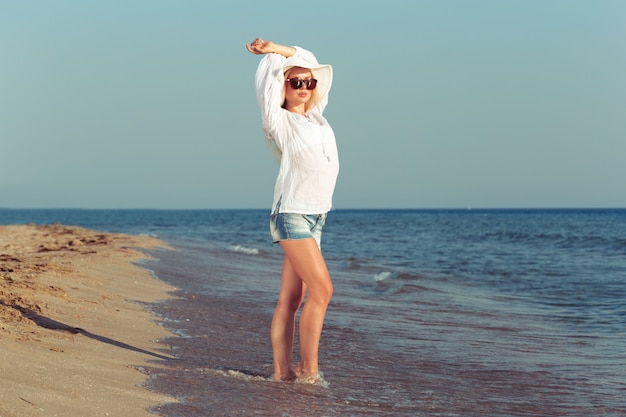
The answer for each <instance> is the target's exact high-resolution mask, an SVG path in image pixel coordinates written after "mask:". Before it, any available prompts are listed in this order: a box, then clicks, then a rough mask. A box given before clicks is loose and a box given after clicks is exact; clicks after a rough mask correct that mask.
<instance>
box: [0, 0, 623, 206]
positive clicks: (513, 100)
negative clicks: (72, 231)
mask: <svg viewBox="0 0 626 417" xmlns="http://www.w3.org/2000/svg"><path fill="white" fill-rule="evenodd" d="M257 36H259V37H263V38H264V39H269V40H273V41H276V42H278V43H284V44H290V45H299V46H302V47H305V48H307V49H310V50H312V51H314V52H315V53H316V55H317V57H318V59H319V60H320V61H321V62H324V63H330V64H332V65H333V67H334V70H335V82H334V86H333V90H332V91H331V97H330V104H329V106H328V108H327V111H326V116H327V118H328V119H329V121H330V122H331V124H332V126H333V127H334V129H335V134H336V136H337V141H338V145H339V151H340V160H341V172H340V177H339V181H338V185H337V189H336V193H335V200H334V201H335V207H336V208H371V207H382V208H464V207H468V206H471V207H474V208H479V207H488V208H509V207H626V185H625V184H626V1H623V0H586V1H580V0H550V1H546V0H490V1H489V0H458V1H453V0H429V1H424V0H406V1H400V0H385V1H367V0H362V1H358V2H350V1H337V0H321V1H320V0H318V1H313V2H297V4H295V5H290V4H289V2H285V1H263V2H258V1H241V0H228V1H221V2H215V1H199V0H196V1H193V0H185V1H178V0H169V1H163V0H134V1H133V0H107V1H100V0H98V1H96V0H93V1H89V0H38V1H37V0H0V207H5V208H56V207H64V208H267V209H268V210H269V207H270V205H271V198H272V188H273V182H274V179H275V175H276V172H277V166H276V164H275V163H274V162H273V159H272V156H271V153H270V152H269V150H268V149H267V148H266V146H265V142H264V137H263V133H262V131H261V120H260V115H259V111H258V108H257V104H256V99H255V93H254V78H253V77H254V72H255V70H256V66H257V63H258V61H259V59H260V58H259V57H257V56H254V55H252V54H249V53H248V52H246V50H245V48H244V44H245V43H246V42H250V41H251V40H252V39H254V38H255V37H257Z"/></svg>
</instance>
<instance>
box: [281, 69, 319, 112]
mask: <svg viewBox="0 0 626 417" xmlns="http://www.w3.org/2000/svg"><path fill="white" fill-rule="evenodd" d="M291 78H300V79H301V80H310V79H311V78H313V74H312V73H311V70H309V69H307V68H300V67H294V68H292V69H291V70H290V71H289V72H288V73H287V75H286V76H285V79H286V80H287V79H291ZM312 94H313V90H307V89H306V87H305V86H304V85H302V87H300V89H299V90H294V89H293V88H291V85H290V83H289V82H287V81H285V100H286V101H287V106H288V107H295V106H298V105H300V104H305V103H308V101H309V100H310V99H311V95H312Z"/></svg>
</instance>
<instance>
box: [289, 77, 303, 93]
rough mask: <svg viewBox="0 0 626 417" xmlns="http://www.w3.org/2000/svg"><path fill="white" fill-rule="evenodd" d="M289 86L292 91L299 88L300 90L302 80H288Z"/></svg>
mask: <svg viewBox="0 0 626 417" xmlns="http://www.w3.org/2000/svg"><path fill="white" fill-rule="evenodd" d="M289 85H290V86H291V88H293V89H294V90H299V89H300V88H302V80H301V79H299V78H291V79H290V80H289Z"/></svg>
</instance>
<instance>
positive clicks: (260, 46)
mask: <svg viewBox="0 0 626 417" xmlns="http://www.w3.org/2000/svg"><path fill="white" fill-rule="evenodd" d="M273 46H274V44H273V42H270V41H264V40H263V39H261V38H256V39H255V40H254V41H252V42H251V43H250V45H248V44H246V49H247V50H248V52H252V53H253V54H255V55H262V54H268V53H271V52H274V51H273V49H272V47H273Z"/></svg>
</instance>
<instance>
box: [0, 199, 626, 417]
mask: <svg viewBox="0 0 626 417" xmlns="http://www.w3.org/2000/svg"><path fill="white" fill-rule="evenodd" d="M268 222H269V210H198V211H194V210H187V211H175V210H163V211H160V210H0V223H1V224H23V223H38V224H50V223H62V224H65V225H77V226H83V227H89V228H92V229H97V230H101V231H109V232H122V233H129V234H145V235H153V236H156V237H158V238H160V239H162V240H163V241H165V242H166V243H167V244H168V245H170V246H171V248H172V249H158V250H153V251H151V252H150V255H151V258H150V259H148V260H146V261H143V262H142V266H144V267H145V268H147V269H149V270H150V271H152V272H153V274H154V275H155V276H156V277H157V278H158V279H160V280H163V281H165V282H167V283H170V284H172V285H174V286H175V287H177V288H178V289H179V290H178V291H177V292H176V293H175V295H176V297H175V298H173V299H171V300H168V301H166V302H161V303H156V304H154V305H149V306H148V308H149V309H151V310H152V311H153V312H154V313H155V314H156V315H157V316H158V317H159V320H160V321H162V323H163V325H164V326H166V327H168V328H169V329H170V330H172V332H173V333H174V334H175V335H176V336H175V337H171V338H168V339H166V340H163V343H164V345H165V346H164V347H165V348H167V349H170V350H169V353H171V354H172V355H174V356H175V357H176V358H177V359H176V360H173V361H170V362H160V363H159V366H156V365H155V367H154V368H151V367H146V368H145V372H147V373H148V374H149V380H148V382H147V386H148V387H149V388H150V389H152V390H155V391H158V392H163V393H166V394H170V395H173V396H175V397H176V398H177V399H178V400H179V402H177V403H173V404H163V405H159V406H158V407H155V408H154V409H153V410H151V411H152V412H153V413H154V414H155V415H159V416H164V417H192V416H193V417H196V416H198V417H199V416H272V417H276V416H278V417H305V416H306V417H323V416H341V417H349V416H403V417H405V416H463V417H467V416H476V417H478V416H480V417H485V416H498V417H505V416H533V417H537V416H568V417H570V416H585V417H589V416H594V417H595V416H611V417H618V416H620V417H623V416H625V415H626V302H625V300H626V210H624V209H604V210H591V209H589V210H573V209H572V210H557V209H553V210H334V211H332V212H331V213H330V214H329V216H328V220H327V222H326V226H325V229H324V234H323V238H322V250H323V252H324V254H325V258H326V260H327V263H328V266H329V270H330V273H331V276H332V279H333V283H334V287H335V293H334V296H333V299H332V302H331V305H330V307H329V310H328V313H327V316H326V322H325V327H324V332H323V334H322V341H321V346H320V368H321V370H322V372H323V373H324V377H325V379H326V381H328V383H329V386H328V387H326V388H325V387H319V386H312V385H300V384H295V383H288V382H275V381H272V380H271V379H270V378H269V376H270V375H271V373H272V356H271V345H270V340H269V327H270V321H271V315H272V311H273V308H274V304H275V302H276V297H277V294H278V289H279V283H280V282H279V281H280V268H281V263H282V252H281V250H280V247H278V246H277V245H273V244H272V243H271V242H270V241H269V231H268ZM295 350H296V352H297V346H296V349H295ZM296 356H297V354H296ZM294 360H295V361H296V362H297V357H296V358H294Z"/></svg>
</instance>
